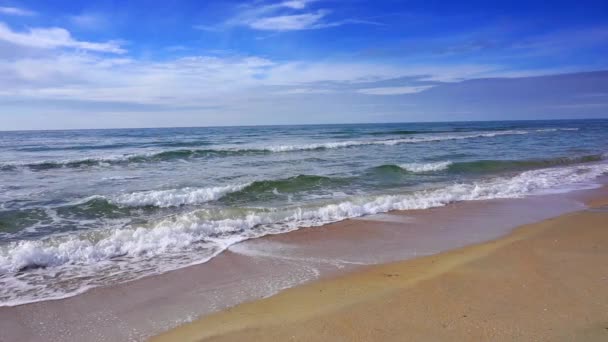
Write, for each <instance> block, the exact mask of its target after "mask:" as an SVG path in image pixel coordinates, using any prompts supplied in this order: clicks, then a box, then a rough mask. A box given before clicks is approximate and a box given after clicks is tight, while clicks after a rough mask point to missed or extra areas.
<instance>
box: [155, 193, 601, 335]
mask: <svg viewBox="0 0 608 342" xmlns="http://www.w3.org/2000/svg"><path fill="white" fill-rule="evenodd" d="M591 203H592V204H593V205H595V206H599V205H606V204H607V203H608V201H606V198H604V199H601V200H595V201H593V202H591ZM152 340H153V341H447V340H454V341H507V340H508V341H608V207H599V208H597V209H593V210H585V211H580V212H576V213H572V214H568V215H564V216H561V217H558V218H554V219H550V220H546V221H543V222H540V223H536V224H531V225H526V226H523V227H520V228H518V229H517V230H515V231H514V232H513V233H512V234H510V235H509V236H507V237H504V238H501V239H498V240H495V241H491V242H487V243H483V244H478V245H474V246H469V247H466V248H461V249H458V250H454V251H450V252H445V253H441V254H438V255H434V256H429V257H423V258H419V259H414V260H409V261H403V262H397V263H392V264H386V265H379V266H373V267H369V268H365V269H362V270H361V271H357V272H355V273H352V274H348V275H345V276H341V277H337V278H333V279H326V280H321V281H317V282H313V283H310V284H306V285H303V286H299V287H296V288H292V289H289V290H286V291H283V292H281V293H279V294H277V295H275V296H272V297H270V298H266V299H262V300H259V301H254V302H250V303H244V304H242V305H239V306H237V307H235V308H232V309H228V310H225V311H222V312H219V313H216V314H213V315H210V316H207V317H203V318H202V319H200V320H198V321H195V322H193V323H190V324H186V325H183V326H181V327H178V328H177V329H173V330H171V331H169V332H166V333H164V334H162V335H160V336H157V337H155V338H153V339H152Z"/></svg>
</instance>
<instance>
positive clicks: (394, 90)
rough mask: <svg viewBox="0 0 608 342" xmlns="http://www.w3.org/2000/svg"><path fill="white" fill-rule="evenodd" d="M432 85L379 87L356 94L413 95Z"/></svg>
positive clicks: (360, 90) (362, 90) (361, 90)
mask: <svg viewBox="0 0 608 342" xmlns="http://www.w3.org/2000/svg"><path fill="white" fill-rule="evenodd" d="M432 87H433V86H432V85H428V86H408V87H379V88H365V89H359V90H358V91H357V92H359V93H361V94H366V95H403V94H415V93H419V92H422V91H425V90H427V89H430V88H432Z"/></svg>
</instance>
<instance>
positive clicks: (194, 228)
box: [0, 164, 608, 272]
mask: <svg viewBox="0 0 608 342" xmlns="http://www.w3.org/2000/svg"><path fill="white" fill-rule="evenodd" d="M606 172H608V164H596V165H578V166H568V167H561V168H548V169H540V170H532V171H526V172H523V173H520V174H518V175H516V176H513V177H498V178H492V179H487V180H483V181H479V182H472V183H460V184H453V185H449V186H445V187H441V188H436V189H429V190H421V191H415V192H411V193H407V194H401V195H381V196H376V197H371V198H370V197H360V198H354V199H352V200H350V201H344V202H340V203H336V204H328V205H324V206H320V207H311V208H302V207H298V208H291V209H290V208H282V209H279V208H277V209H267V210H258V211H257V212H256V211H253V210H246V211H245V213H246V214H245V215H241V217H238V218H236V217H235V218H226V219H222V220H215V221H208V220H206V219H202V220H201V219H200V217H199V216H197V211H194V212H190V213H186V214H180V215H177V216H175V217H171V218H168V219H164V220H162V221H160V222H159V223H157V224H154V225H153V226H150V227H132V228H130V229H118V230H117V229H109V230H106V231H105V232H98V234H95V237H96V238H94V239H89V238H88V237H90V234H83V236H80V237H79V239H77V240H74V238H73V237H64V238H65V239H67V240H66V241H63V242H60V243H58V241H52V240H53V238H49V239H46V240H39V241H19V242H16V243H14V244H13V246H11V248H7V249H4V250H2V251H1V252H0V253H1V254H0V271H4V272H6V271H16V270H20V269H22V268H23V267H25V266H27V265H28V264H29V261H28V260H32V259H31V258H23V257H24V256H26V255H27V254H29V253H28V252H27V251H28V250H29V249H32V248H33V249H32V252H33V251H36V252H41V251H45V252H44V253H40V254H42V255H49V256H52V257H51V258H50V259H49V260H48V261H44V260H41V259H40V258H34V259H36V260H37V263H38V264H39V265H45V266H54V265H55V266H56V265H59V264H62V263H65V262H67V260H70V261H78V262H86V261H87V260H88V261H91V260H93V261H94V260H101V259H108V258H111V257H114V256H117V255H138V254H139V253H142V252H145V253H149V254H158V253H159V251H160V250H166V249H167V248H170V247H171V248H173V247H176V246H179V247H184V246H185V245H188V244H191V243H193V242H196V241H199V240H201V239H204V238H206V237H215V238H217V237H222V236H225V235H226V234H245V235H246V236H249V233H250V232H249V231H248V230H250V229H253V228H254V227H257V229H256V232H261V233H278V232H279V231H277V229H278V230H280V231H283V230H285V231H289V230H292V229H295V228H298V227H310V226H317V225H322V224H326V223H329V222H335V221H339V220H343V219H347V218H352V217H358V216H363V215H370V214H376V213H380V212H387V211H391V210H411V209H427V208H431V207H437V206H443V205H446V204H449V203H452V202H457V201H470V200H486V199H495V198H518V197H521V196H524V195H527V194H530V193H533V192H535V191H538V190H545V189H551V188H555V187H558V186H564V185H574V184H577V183H581V182H586V181H590V180H593V179H595V178H597V177H599V176H601V175H603V174H604V173H606ZM227 210H228V212H230V209H227ZM265 225H268V226H265ZM256 234H257V233H256ZM256 234H254V235H256ZM159 244H162V246H159ZM84 246H87V248H83V247H84ZM110 247H111V248H110ZM159 247H162V248H159ZM60 249H61V250H65V251H63V252H61V253H59V250H60ZM24 252H25V254H24ZM51 254H52V255H51ZM64 260H65V261H64Z"/></svg>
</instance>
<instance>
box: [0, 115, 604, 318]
mask: <svg viewBox="0 0 608 342" xmlns="http://www.w3.org/2000/svg"><path fill="white" fill-rule="evenodd" d="M0 129H1V128H0ZM607 174H608V120H560V121H493V122H444V123H388V124H345V125H302V126H247V127H201V128H149V129H107V130H65V131H6V132H0V306H15V305H20V304H25V303H31V302H37V301H45V300H53V299H60V298H65V297H70V296H74V295H77V294H79V293H82V292H84V291H87V290H88V289H91V288H94V287H99V286H107V285H112V284H117V283H123V282H128V281H132V280H135V279H139V278H142V277H146V276H150V275H155V274H160V273H164V272H168V271H171V270H175V269H179V268H183V267H186V266H189V265H194V264H201V263H205V262H207V261H209V260H211V259H212V258H214V257H215V256H217V255H219V254H220V253H222V252H223V251H225V250H227V249H228V248H230V247H231V246H233V245H235V244H238V243H239V242H242V241H245V240H249V239H255V238H258V237H262V236H265V235H269V234H285V233H288V232H290V231H294V230H297V229H300V228H303V227H318V226H322V225H324V224H328V223H332V222H337V221H341V220H346V219H349V218H356V217H361V216H366V215H374V214H379V213H385V212H389V211H393V210H405V211H407V210H414V209H420V210H424V209H428V208H434V207H441V206H446V205H449V204H451V203H455V202H460V201H483V200H491V199H504V198H523V197H527V196H536V195H540V194H547V193H560V192H567V191H573V190H577V189H587V188H594V187H597V186H599V179H600V178H601V177H602V176H603V175H607ZM362 243H365V242H364V241H362Z"/></svg>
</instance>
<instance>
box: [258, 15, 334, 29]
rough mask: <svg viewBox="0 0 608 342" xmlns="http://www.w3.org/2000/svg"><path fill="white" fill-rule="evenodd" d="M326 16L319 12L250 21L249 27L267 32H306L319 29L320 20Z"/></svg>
mask: <svg viewBox="0 0 608 342" xmlns="http://www.w3.org/2000/svg"><path fill="white" fill-rule="evenodd" d="M327 14H328V12H327V11H322V10H320V11H317V12H315V13H305V14H294V15H280V16H275V17H266V18H261V19H257V20H254V21H252V22H251V23H249V26H250V27H251V28H254V29H256V30H267V31H292V30H306V29H312V28H318V27H320V26H319V22H320V20H321V19H322V18H323V17H325V16H326V15H327Z"/></svg>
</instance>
